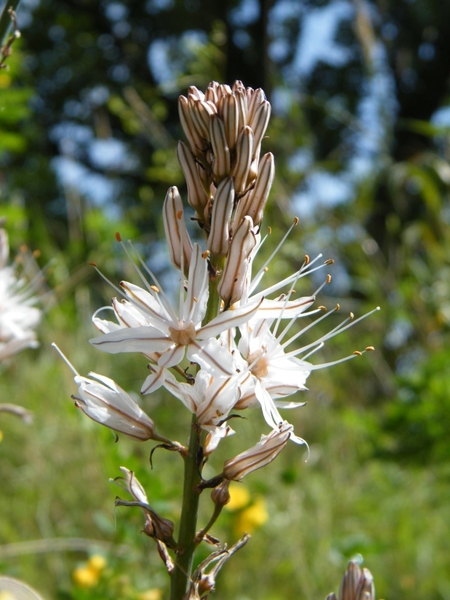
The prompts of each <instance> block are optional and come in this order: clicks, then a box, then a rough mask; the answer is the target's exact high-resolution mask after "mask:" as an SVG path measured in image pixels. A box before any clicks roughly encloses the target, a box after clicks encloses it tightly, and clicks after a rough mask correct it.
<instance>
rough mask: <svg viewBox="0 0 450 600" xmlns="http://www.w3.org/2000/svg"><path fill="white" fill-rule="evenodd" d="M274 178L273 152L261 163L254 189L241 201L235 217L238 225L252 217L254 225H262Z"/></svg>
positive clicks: (263, 158) (265, 156) (266, 155)
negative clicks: (246, 218)
mask: <svg viewBox="0 0 450 600" xmlns="http://www.w3.org/2000/svg"><path fill="white" fill-rule="evenodd" d="M274 176H275V161H274V157H273V154H272V152H268V153H267V154H264V156H263V157H262V158H261V161H260V163H259V172H258V177H257V178H256V182H255V186H254V188H253V189H252V190H251V191H250V192H248V194H246V195H245V196H244V197H243V198H242V199H241V200H240V201H239V205H238V207H237V210H236V215H235V221H236V222H237V223H240V222H241V220H242V219H243V218H244V217H245V216H249V217H251V218H252V219H253V224H254V225H259V224H260V223H261V221H262V218H263V215H264V209H265V206H266V202H267V198H268V197H269V193H270V189H271V187H272V183H273V179H274Z"/></svg>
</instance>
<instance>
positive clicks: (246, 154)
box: [231, 127, 254, 194]
mask: <svg viewBox="0 0 450 600" xmlns="http://www.w3.org/2000/svg"><path fill="white" fill-rule="evenodd" d="M253 147H254V143H253V131H252V130H251V128H250V127H244V128H243V129H242V130H241V132H240V133H239V137H238V139H237V143H236V161H235V163H234V166H233V169H232V171H231V174H232V176H233V177H234V187H235V189H236V193H237V194H238V193H240V192H243V191H244V190H245V188H246V187H247V180H248V176H249V172H250V165H251V164H252V157H253Z"/></svg>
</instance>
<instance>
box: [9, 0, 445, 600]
mask: <svg viewBox="0 0 450 600" xmlns="http://www.w3.org/2000/svg"><path fill="white" fill-rule="evenodd" d="M449 13H450V5H449V4H448V3H441V2H438V1H437V0H436V1H431V2H430V0H415V1H413V2H410V1H406V0H386V1H385V2H368V3H365V2H362V1H356V0H355V2H350V1H347V0H324V1H320V0H303V1H302V2H298V1H297V0H290V1H289V0H233V1H232V0H228V1H227V2H220V3H215V2H207V1H200V0H184V1H182V0H147V2H138V1H134V0H133V1H130V2H121V1H120V0H103V1H100V0H75V1H74V0H71V1H67V2H65V1H64V0H59V1H58V2H56V3H55V2H51V1H50V0H39V1H38V0H35V1H31V0H22V3H21V5H20V7H19V11H18V21H19V26H20V29H21V31H22V39H21V40H20V42H19V43H16V44H15V45H14V53H13V55H12V56H11V57H10V58H9V59H8V65H9V69H8V70H2V71H0V171H1V175H0V192H1V195H0V211H1V215H2V216H6V217H7V225H8V230H9V234H10V238H11V243H12V245H13V246H15V247H16V248H18V247H19V245H20V244H22V243H24V242H25V243H27V244H28V245H29V246H30V248H32V249H33V250H34V249H38V250H39V251H40V253H41V258H40V262H41V264H42V265H48V267H47V268H48V289H49V290H51V293H46V294H45V295H43V298H42V301H43V304H44V306H45V308H46V315H45V320H44V323H43V324H42V326H41V330H40V333H39V335H40V339H41V347H40V349H39V350H37V351H33V350H28V351H27V352H25V353H23V354H22V355H20V356H18V357H17V358H16V359H15V360H14V362H11V364H9V365H6V366H3V367H2V373H1V380H0V390H1V398H2V401H13V402H17V403H18V404H22V405H24V406H26V407H27V408H29V409H31V410H33V412H34V414H35V421H34V425H33V426H32V427H31V428H27V427H25V426H24V425H23V424H22V423H20V422H18V421H15V420H14V419H12V418H10V417H7V416H6V417H2V422H1V429H2V431H3V434H4V438H3V441H2V443H1V446H0V451H1V452H0V473H1V478H2V482H3V484H2V492H1V494H0V511H1V514H2V519H1V520H0V542H1V544H2V546H1V547H0V567H1V571H2V572H5V573H8V574H11V575H14V576H18V577H21V578H23V579H26V580H27V581H28V582H29V583H31V584H33V585H34V586H35V587H36V588H38V589H39V590H41V592H42V593H43V594H44V595H45V594H46V595H47V597H49V598H99V597H102V598H109V597H111V598H117V597H121V598H138V597H139V595H138V594H139V593H140V592H142V591H145V590H149V589H153V588H157V589H162V590H163V594H164V590H165V585H166V584H165V577H164V573H163V571H162V567H161V566H160V565H159V563H158V560H157V556H156V552H155V549H154V548H153V547H152V544H151V543H150V542H151V540H148V539H144V537H143V536H139V535H137V532H138V531H139V529H140V527H141V523H140V518H139V515H137V514H134V513H133V511H127V512H125V511H123V510H121V511H117V513H115V512H114V509H113V499H114V496H115V494H116V490H114V488H112V487H111V485H110V484H108V477H115V476H117V475H119V471H118V468H119V466H120V465H122V464H124V465H126V466H127V467H128V468H130V469H134V470H135V471H136V472H137V473H138V476H139V477H140V478H141V480H142V482H143V483H144V484H145V486H146V487H147V490H148V495H149V497H150V498H151V499H152V502H153V503H154V504H155V508H157V509H161V510H162V511H164V514H165V516H168V517H175V516H176V514H177V506H176V504H175V501H174V498H176V497H177V496H176V494H177V493H178V491H179V490H178V488H179V478H180V470H179V469H180V465H179V464H178V463H177V461H176V460H174V457H172V456H168V457H166V456H164V455H163V454H161V455H157V456H156V459H155V469H154V470H152V471H150V468H149V465H148V454H149V450H148V449H147V448H145V447H143V446H139V445H138V446H136V444H132V443H129V442H127V441H126V440H120V442H119V443H118V444H115V443H114V440H113V438H112V437H111V435H110V434H109V432H108V431H106V430H105V431H103V430H102V428H100V427H96V426H95V424H91V423H90V422H86V421H87V420H86V419H84V420H83V419H81V418H80V416H79V415H78V414H76V411H75V410H74V408H73V406H72V404H71V403H70V402H68V401H67V399H68V398H69V397H70V394H71V393H72V392H73V391H74V388H73V383H72V378H71V374H70V373H68V372H67V371H66V369H65V367H64V365H62V364H61V363H60V361H59V360H58V359H57V357H56V356H54V354H52V352H51V350H50V349H49V344H50V342H51V341H55V342H57V343H58V344H59V345H60V346H61V347H62V348H63V349H64V351H65V352H67V353H68V354H69V355H70V357H71V360H72V361H73V363H74V364H75V365H76V367H77V369H78V370H79V371H80V372H81V373H86V372H87V371H89V370H94V371H96V372H100V373H104V374H106V375H110V376H114V377H115V378H116V379H117V380H118V381H119V383H120V384H121V385H122V386H123V387H124V388H125V389H128V390H135V391H137V390H138V388H139V382H140V380H141V379H142V372H143V371H142V369H143V368H144V366H145V365H144V364H143V363H142V361H139V360H136V358H135V357H134V358H132V359H131V358H125V359H123V357H120V359H119V358H118V357H111V356H107V357H105V356H103V355H99V354H96V353H95V352H94V350H93V348H91V347H90V346H89V344H88V343H87V340H88V339H89V337H91V335H92V329H91V327H90V316H91V314H92V312H93V311H94V310H95V309H96V308H98V307H99V306H101V305H102V304H106V303H107V302H108V299H109V297H110V296H111V291H110V290H109V289H108V287H107V286H106V284H104V282H102V281H101V280H99V278H98V277H97V276H96V275H95V273H94V272H93V270H92V268H91V267H89V266H88V263H89V262H90V261H95V262H96V263H97V264H98V265H99V266H100V267H101V269H102V271H103V272H105V274H106V275H107V276H109V277H111V278H112V279H113V280H114V281H117V280H118V279H120V278H124V277H126V273H127V270H129V266H127V265H126V264H125V261H124V257H123V255H122V253H121V252H120V250H118V249H117V248H116V246H115V245H114V232H115V231H116V230H119V231H120V232H121V235H122V237H123V238H124V239H126V238H128V237H130V238H133V239H134V240H135V241H136V243H137V245H138V247H139V249H140V251H141V252H142V253H143V255H144V256H145V257H146V258H147V259H148V260H149V262H150V263H151V265H152V268H153V269H155V270H156V271H157V272H158V274H159V275H160V276H161V278H162V279H164V280H165V281H166V282H167V283H170V269H169V268H168V259H167V254H166V249H165V247H164V244H163V243H162V242H161V239H162V224H161V215H160V213H161V205H162V201H163V198H164V195H165V193H166V190H167V187H168V186H170V185H178V186H180V188H181V189H183V181H182V176H181V170H180V168H179V167H178V164H177V161H176V156H175V145H176V140H177V139H179V137H181V132H180V127H179V124H178V118H177V108H176V99H177V96H178V94H179V93H184V92H185V91H186V88H187V87H188V86H189V85H197V86H199V87H204V86H206V85H207V83H208V81H210V80H212V79H216V80H220V81H223V82H229V83H231V82H232V81H234V80H235V79H241V80H243V81H244V83H245V84H246V85H250V86H253V87H263V89H264V90H265V91H266V92H267V95H268V97H269V99H270V100H271V101H272V103H273V109H274V116H273V119H272V121H271V125H270V128H269V137H268V139H267V140H266V142H265V150H266V151H267V150H271V151H273V152H274V153H275V157H276V160H277V179H276V182H275V185H274V191H273V193H272V196H271V197H272V204H271V207H270V208H269V210H268V213H267V216H266V219H265V223H264V225H267V226H269V225H270V227H271V228H272V230H273V233H272V237H273V239H274V240H278V239H279V238H280V237H281V236H282V234H283V232H284V230H285V228H286V225H287V224H288V223H289V222H290V221H291V218H292V217H291V216H292V215H294V214H298V215H299V216H300V225H299V227H297V228H296V230H295V235H292V236H291V237H290V239H289V241H288V243H287V244H286V245H285V246H284V247H283V250H282V252H281V254H280V255H278V257H277V259H276V264H274V265H273V268H272V270H273V273H274V274H279V273H281V272H282V271H283V270H286V271H288V270H291V268H292V263H293V264H294V265H298V263H300V262H301V261H302V257H303V256H304V254H305V253H308V254H310V255H312V256H314V255H315V254H316V253H317V252H323V253H324V254H325V255H326V256H330V257H333V258H334V259H335V260H336V265H335V266H334V268H333V283H332V285H330V286H328V287H327V289H326V293H327V295H328V297H325V298H324V299H322V301H323V303H326V304H327V305H330V306H332V305H333V303H335V302H339V303H340V304H341V306H342V311H343V312H346V311H349V310H352V311H354V312H355V313H357V314H362V313H364V312H365V311H367V310H369V309H371V308H373V307H374V306H377V305H380V306H382V312H381V313H378V314H377V315H376V316H374V317H371V319H370V320H369V321H365V322H363V323H362V324H360V325H359V326H358V327H356V328H354V329H351V330H350V331H348V332H347V333H346V334H344V335H343V336H341V337H339V338H337V339H335V340H334V341H333V343H331V344H329V345H328V346H327V348H326V350H325V351H324V353H323V355H322V357H321V360H323V362H327V361H329V360H334V359H336V358H339V357H342V356H345V355H346V354H348V353H351V352H352V351H353V350H354V349H355V348H363V347H364V346H365V345H367V344H369V343H370V344H373V345H375V346H376V348H377V352H376V353H373V354H371V355H370V356H369V357H364V358H363V359H361V360H358V361H351V362H350V363H344V364H342V365H340V366H338V367H335V368H334V369H331V370H328V369H327V370H326V371H323V372H320V375H319V374H318V373H313V374H312V375H311V377H310V380H309V387H310V391H309V392H308V393H307V400H308V405H307V406H306V407H305V408H303V409H302V410H301V411H298V413H297V414H295V416H293V420H294V421H295V425H296V430H297V431H298V433H299V434H300V435H302V436H303V437H305V438H306V439H307V440H308V442H309V443H310V446H311V458H310V460H309V461H308V462H307V463H305V462H304V458H305V455H304V454H303V453H302V451H301V450H299V449H298V448H296V447H289V448H288V449H287V450H286V451H285V452H284V454H283V455H282V456H281V457H280V458H279V459H278V460H277V461H276V462H275V463H273V464H272V465H271V466H270V467H269V468H267V469H265V471H264V472H262V473H261V474H259V473H256V474H254V475H252V476H251V477H249V478H248V482H246V486H247V485H248V488H249V490H250V500H249V503H250V505H252V503H256V502H258V501H259V500H258V499H261V498H262V499H263V500H264V502H265V504H266V509H267V511H268V515H269V520H268V521H267V522H266V523H265V524H264V525H262V526H261V527H260V528H259V529H257V530H256V531H255V534H254V539H253V540H252V541H251V542H250V544H249V545H248V546H247V547H246V549H245V550H243V551H241V553H240V555H238V557H237V558H236V557H235V558H234V562H233V564H232V565H228V570H225V571H224V574H223V575H222V577H221V579H220V580H219V586H218V591H217V593H216V597H217V598H218V599H220V598H236V599H240V600H245V599H247V598H248V599H250V598H259V599H261V600H281V599H282V598H283V599H284V598H288V597H295V598H305V599H312V598H323V597H325V595H326V594H327V593H328V592H330V591H331V590H332V589H335V590H337V584H338V581H339V579H340V574H341V572H342V571H343V569H344V568H345V565H346V562H347V560H348V559H349V558H351V557H352V556H355V555H357V554H361V555H362V556H363V558H364V564H365V565H366V566H368V567H369V568H370V569H371V570H372V572H373V574H374V576H375V579H376V583H377V587H378V591H379V595H380V596H381V597H386V598H389V599H390V600H395V599H400V598H404V597H406V596H407V597H408V598H411V599H412V600H414V599H419V598H420V599H422V598H427V600H441V599H446V598H450V576H449V572H450V570H449V560H448V523H449V522H450V515H449V512H450V508H449V504H448V483H449V475H450V468H449V467H450V453H449V446H448V439H449V429H450V427H449V420H448V416H447V415H448V409H449V408H450V400H449V395H448V391H447V390H448V388H449V375H448V373H447V371H448V370H447V368H446V366H447V364H448V363H449V361H450V350H449V344H448V339H449V322H450V300H449V298H450V293H449V291H450V290H449V286H450V284H449V281H450V277H449V271H450V265H449V261H448V257H449V245H450V242H449V219H450V212H449V183H450V167H449V165H448V154H449V145H448V140H449V126H450V116H449V115H450V110H449V106H448V105H449V89H448V82H449V80H450V79H449V78H450V64H449V62H448V60H447V57H448V56H449V53H450V47H449V46H450V31H449V29H450V14H449ZM128 277H131V274H128ZM308 286H310V287H308ZM305 287H306V288H308V289H305V290H304V291H305V293H307V292H309V291H311V290H313V289H314V287H315V282H311V283H310V284H305ZM6 399H7V400H6ZM145 404H146V407H147V410H148V412H149V413H150V414H151V415H152V417H153V418H154V420H155V421H156V422H157V423H158V427H159V428H160V429H161V430H162V431H165V432H167V434H168V435H171V436H173V437H174V438H177V437H178V438H179V439H180V441H182V439H181V438H182V437H183V436H184V435H185V433H184V432H185V431H186V427H187V423H188V416H189V415H187V414H184V412H183V411H181V410H179V408H180V407H179V405H178V404H177V403H176V402H175V400H170V399H168V398H163V397H162V396H160V395H155V397H153V396H152V397H151V398H146V399H145ZM240 427H241V432H240V433H244V434H245V435H246V436H251V437H252V438H254V439H257V438H258V437H259V434H260V431H261V427H262V423H261V421H258V416H257V415H256V414H255V415H251V419H250V418H249V419H248V420H247V421H245V422H243V423H242V424H241V423H240ZM174 430H175V431H174ZM237 437H238V436H236V438H237ZM232 442H233V444H235V443H239V442H238V440H237V439H236V441H235V440H234V439H233V440H232ZM230 443H231V442H230ZM292 446H293V445H292ZM235 447H236V446H233V448H235ZM175 458H176V457H175ZM168 474H170V476H169V478H168V477H167V476H168ZM205 504H206V503H205ZM205 510H206V509H205ZM205 514H206V513H205ZM238 524H239V511H237V512H234V513H233V512H230V513H228V515H227V517H226V518H225V520H224V522H223V524H222V525H220V527H219V528H218V530H217V531H214V533H216V534H217V535H218V536H219V537H223V538H224V539H227V540H228V541H230V542H232V541H233V540H235V539H236V537H237V535H238V532H237V529H236V528H237V527H238ZM55 538H58V540H63V541H62V542H61V541H55ZM58 544H62V546H58ZM61 548H62V549H61ZM97 550H100V551H101V552H103V553H104V554H105V555H106V556H107V560H108V563H107V569H106V571H105V573H104V575H103V579H102V580H101V583H99V585H100V586H103V587H96V588H92V589H89V588H86V589H82V588H80V587H77V586H76V585H74V583H73V580H72V573H73V571H74V569H75V567H76V566H77V565H78V564H79V563H82V562H83V561H85V560H86V557H87V555H89V554H91V553H93V552H96V551H97ZM231 572H232V573H233V576H232V577H231V576H230V573H231ZM141 597H142V598H144V596H141Z"/></svg>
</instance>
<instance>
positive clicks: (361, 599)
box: [326, 561, 375, 600]
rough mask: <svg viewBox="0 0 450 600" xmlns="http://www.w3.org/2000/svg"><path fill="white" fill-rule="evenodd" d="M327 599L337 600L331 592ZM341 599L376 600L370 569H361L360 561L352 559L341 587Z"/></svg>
mask: <svg viewBox="0 0 450 600" xmlns="http://www.w3.org/2000/svg"><path fill="white" fill-rule="evenodd" d="M326 600H337V598H336V595H335V594H334V593H333V594H329V595H328V596H327V598H326ZM339 600H375V586H374V583H373V577H372V574H371V572H370V571H369V569H361V567H360V566H359V565H358V563H356V562H354V561H350V562H349V563H348V567H347V570H346V571H345V573H344V577H343V579H342V583H341V586H340V589H339Z"/></svg>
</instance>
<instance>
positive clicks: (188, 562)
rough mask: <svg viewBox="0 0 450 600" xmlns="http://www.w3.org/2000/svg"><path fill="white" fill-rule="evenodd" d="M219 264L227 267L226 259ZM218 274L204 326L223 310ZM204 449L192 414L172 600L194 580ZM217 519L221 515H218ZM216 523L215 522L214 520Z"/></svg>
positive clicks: (211, 284) (211, 288)
mask: <svg viewBox="0 0 450 600" xmlns="http://www.w3.org/2000/svg"><path fill="white" fill-rule="evenodd" d="M219 262H220V265H219V268H220V269H223V266H224V259H222V260H221V261H219ZM218 284H219V278H218V277H211V278H210V280H209V297H208V304H207V307H206V314H205V318H204V319H203V325H206V324H207V323H209V322H210V321H211V320H212V319H214V317H216V316H217V315H218V314H219V312H220V302H221V300H220V295H219V293H218V291H217V286H218ZM201 450H202V443H201V439H200V429H199V427H198V425H197V419H196V417H195V415H193V417H192V423H191V436H190V438H189V448H188V455H187V456H186V458H185V459H184V487H183V506H182V509H181V519H180V532H179V535H178V552H177V556H176V560H175V569H174V571H173V573H172V579H171V586H170V600H183V598H184V597H185V595H186V591H187V587H188V584H189V582H190V579H191V574H192V563H193V558H194V552H195V549H196V547H197V545H198V540H197V539H196V529H197V514H198V503H199V499H200V493H201V491H200V489H199V487H198V486H199V484H200V483H201V474H200V465H199V454H200V452H201ZM216 518H217V517H216ZM211 525H212V523H211Z"/></svg>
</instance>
